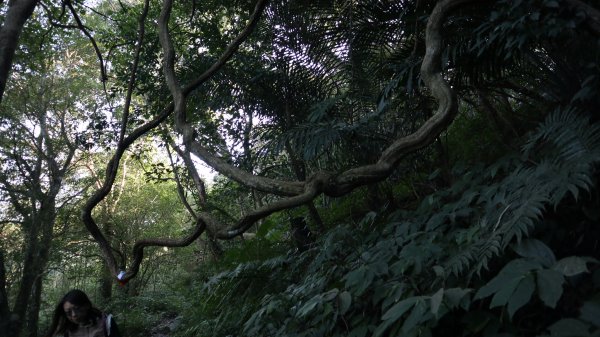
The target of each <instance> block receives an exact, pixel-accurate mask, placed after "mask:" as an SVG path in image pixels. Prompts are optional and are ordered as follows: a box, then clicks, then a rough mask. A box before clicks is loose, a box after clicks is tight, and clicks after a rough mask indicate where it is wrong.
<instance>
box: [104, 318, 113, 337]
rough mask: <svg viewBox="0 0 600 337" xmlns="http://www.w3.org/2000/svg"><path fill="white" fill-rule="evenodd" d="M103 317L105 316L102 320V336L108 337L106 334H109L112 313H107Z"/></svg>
mask: <svg viewBox="0 0 600 337" xmlns="http://www.w3.org/2000/svg"><path fill="white" fill-rule="evenodd" d="M105 317H106V320H105V322H104V336H106V337H108V336H110V328H111V325H112V315H111V314H108V315H105Z"/></svg>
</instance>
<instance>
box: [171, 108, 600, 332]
mask: <svg viewBox="0 0 600 337" xmlns="http://www.w3.org/2000/svg"><path fill="white" fill-rule="evenodd" d="M599 161H600V128H599V127H598V125H590V124H589V122H588V120H587V119H586V118H583V117H581V116H579V115H578V114H577V112H576V111H571V110H565V111H561V110H557V111H555V112H554V113H552V114H550V115H549V116H548V118H547V119H546V121H544V122H543V123H541V124H540V126H539V127H538V129H537V130H535V131H534V132H533V133H532V134H531V135H530V137H529V141H528V142H527V144H526V145H525V146H524V148H523V151H522V153H521V154H520V155H519V156H508V157H506V158H504V159H502V160H499V161H497V162H496V163H495V164H493V165H491V166H488V167H473V168H470V169H468V170H464V169H457V170H458V172H456V173H457V174H460V176H461V177H462V178H461V179H460V180H459V181H457V182H456V183H455V184H453V185H452V186H451V187H450V188H448V189H446V190H443V191H440V192H438V193H435V194H432V195H430V196H429V197H427V198H426V199H425V200H424V201H423V202H422V203H421V205H420V206H419V207H418V208H417V209H415V210H413V211H396V212H393V213H391V214H387V215H386V214H376V213H369V214H368V215H367V216H365V217H364V218H363V220H362V221H361V223H360V224H359V225H358V226H356V225H354V226H350V225H340V226H337V227H335V228H334V229H332V230H331V231H330V232H328V233H327V234H326V235H324V236H323V237H321V238H320V240H319V242H318V245H317V246H316V247H314V248H313V249H310V250H308V251H306V252H303V253H301V254H298V253H295V252H289V253H288V254H284V255H280V256H277V257H273V258H270V259H267V260H264V261H260V260H258V261H254V262H246V263H242V264H240V265H238V266H237V267H236V268H234V269H232V270H228V271H225V272H221V273H219V274H217V275H215V276H213V277H211V278H210V279H209V280H208V281H207V282H203V283H198V284H196V285H195V287H194V289H193V290H192V293H194V294H197V295H195V297H196V298H198V303H197V304H200V305H199V306H198V305H197V304H196V305H194V307H195V308H194V309H193V310H192V311H191V312H188V313H186V317H187V318H186V319H187V320H188V323H187V326H186V327H187V330H185V331H183V330H182V331H181V332H180V335H181V336H190V335H194V336H228V335H231V336H352V337H362V336H376V337H377V336H398V335H402V336H432V335H436V336H456V335H463V336H498V335H502V336H517V335H519V336H520V335H528V336H529V335H531V336H537V335H539V336H544V335H548V336H575V335H577V336H598V335H599V334H600V330H599V329H598V328H599V327H600V325H599V324H598V323H599V322H598V318H597V317H598V315H597V310H598V308H599V305H600V302H598V298H599V296H600V292H599V290H600V272H599V271H598V260H597V258H598V254H599V251H598V247H597V245H591V246H589V247H591V248H589V247H588V248H586V249H582V248H581V247H582V246H581V245H579V244H573V245H572V246H569V247H566V246H565V245H564V242H557V241H556V238H553V237H552V236H548V235H544V233H545V232H550V231H551V232H553V233H559V232H560V231H558V228H562V230H563V231H565V232H566V233H571V231H572V230H574V229H577V230H579V229H581V228H583V232H581V233H580V238H582V237H583V238H584V239H585V236H586V234H589V233H596V232H597V230H596V232H593V231H594V227H592V226H589V223H590V221H596V225H597V221H598V219H597V218H596V219H595V220H593V214H591V213H590V214H591V215H590V216H587V215H585V214H586V213H585V212H584V211H583V209H592V208H595V209H597V208H598V204H599V202H600V200H599V199H598V198H597V197H594V195H597V190H596V186H597V181H596V178H597V175H596V174H597V163H598V162H599ZM587 213H589V212H587ZM572 214H578V219H579V220H577V222H575V223H569V222H563V221H560V222H558V223H556V221H554V224H553V220H552V219H559V220H560V219H561V217H570V218H571V219H573V220H574V219H576V218H575V217H574V216H572ZM581 214H584V215H583V216H582V215H581ZM552 226H554V227H552ZM582 226H583V227H582ZM582 240H583V239H582ZM595 240H596V241H597V239H595ZM580 243H581V242H580ZM582 253H583V254H587V256H585V255H582ZM194 319H195V321H194ZM192 322H196V323H192Z"/></svg>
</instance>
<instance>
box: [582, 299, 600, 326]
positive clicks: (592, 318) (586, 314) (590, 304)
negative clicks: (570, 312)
mask: <svg viewBox="0 0 600 337" xmlns="http://www.w3.org/2000/svg"><path fill="white" fill-rule="evenodd" d="M596 297H598V296H596ZM580 312H581V315H580V316H579V318H581V319H582V320H584V321H586V322H589V323H592V324H593V325H594V326H595V327H597V328H600V299H599V298H595V299H592V300H591V301H587V302H585V303H583V306H582V307H581V309H580Z"/></svg>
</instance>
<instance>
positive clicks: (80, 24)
mask: <svg viewBox="0 0 600 337" xmlns="http://www.w3.org/2000/svg"><path fill="white" fill-rule="evenodd" d="M65 3H66V5H67V7H68V8H69V11H70V12H71V14H72V15H73V18H74V19H75V22H77V27H79V29H80V30H81V31H82V32H83V34H84V35H85V36H87V38H88V39H89V40H90V42H91V43H92V46H93V47H94V51H95V52H96V56H97V57H98V61H99V62H100V77H101V78H100V81H101V82H102V86H103V87H104V93H105V94H106V97H107V98H108V91H107V90H106V81H108V76H107V75H106V67H105V66H104V59H103V57H102V52H101V51H100V48H98V44H97V43H96V40H95V39H94V37H93V36H92V34H90V32H88V29H87V28H86V27H85V26H84V25H83V22H82V21H81V19H80V18H79V14H77V11H76V10H75V8H73V4H72V3H71V0H65Z"/></svg>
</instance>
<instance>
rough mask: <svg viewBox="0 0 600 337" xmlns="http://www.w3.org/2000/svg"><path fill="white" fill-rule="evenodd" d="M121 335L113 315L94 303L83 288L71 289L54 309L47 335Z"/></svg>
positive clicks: (69, 336)
mask: <svg viewBox="0 0 600 337" xmlns="http://www.w3.org/2000/svg"><path fill="white" fill-rule="evenodd" d="M55 336H64V337H121V333H119V329H118V327H117V324H116V323H115V320H114V318H113V317H112V315H106V314H105V313H103V312H102V311H100V310H98V309H97V308H95V307H94V306H93V305H92V302H91V301H90V299H89V298H88V296H87V295H86V294H85V293H84V292H83V291H81V290H77V289H74V290H71V291H69V292H68V293H67V294H66V295H65V296H64V297H63V298H62V300H60V302H59V303H58V305H57V306H56V308H55V309H54V316H53V317H52V324H51V325H50V329H49V331H48V333H47V334H46V337H55Z"/></svg>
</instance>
